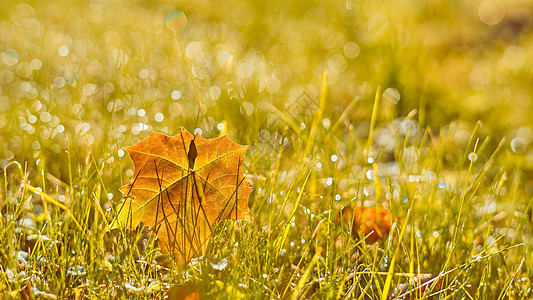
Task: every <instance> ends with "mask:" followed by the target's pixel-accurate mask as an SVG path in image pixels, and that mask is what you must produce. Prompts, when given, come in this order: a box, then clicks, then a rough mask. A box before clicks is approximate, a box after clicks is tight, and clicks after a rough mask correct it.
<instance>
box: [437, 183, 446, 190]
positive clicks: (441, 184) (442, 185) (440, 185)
mask: <svg viewBox="0 0 533 300" xmlns="http://www.w3.org/2000/svg"><path fill="white" fill-rule="evenodd" d="M437 186H438V187H439V188H441V189H443V188H445V187H446V183H444V182H439V183H438V184H437Z"/></svg>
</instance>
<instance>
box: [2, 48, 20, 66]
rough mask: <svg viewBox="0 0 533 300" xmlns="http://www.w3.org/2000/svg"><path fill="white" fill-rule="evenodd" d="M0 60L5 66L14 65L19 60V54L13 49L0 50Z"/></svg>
mask: <svg viewBox="0 0 533 300" xmlns="http://www.w3.org/2000/svg"><path fill="white" fill-rule="evenodd" d="M1 57H2V62H3V63H4V64H5V65H7V66H14V65H16V64H17V63H18V62H19V54H18V53H17V51H15V50H13V49H6V50H4V51H3V52H2V55H1Z"/></svg>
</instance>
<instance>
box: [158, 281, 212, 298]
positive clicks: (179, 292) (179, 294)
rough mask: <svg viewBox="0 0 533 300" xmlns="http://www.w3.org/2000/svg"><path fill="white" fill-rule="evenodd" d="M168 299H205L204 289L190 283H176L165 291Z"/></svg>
mask: <svg viewBox="0 0 533 300" xmlns="http://www.w3.org/2000/svg"><path fill="white" fill-rule="evenodd" d="M167 299H169V300H201V299H205V293H204V291H202V290H200V289H199V288H198V287H197V286H196V285H192V284H176V285H174V286H173V287H171V288H170V290H168V292H167Z"/></svg>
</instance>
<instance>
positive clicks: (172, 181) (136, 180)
mask: <svg viewBox="0 0 533 300" xmlns="http://www.w3.org/2000/svg"><path fill="white" fill-rule="evenodd" d="M248 148H249V147H248V146H242V145H238V144H236V143H235V142H233V141H231V140H230V139H229V138H228V137H227V136H223V137H218V138H214V139H203V138H202V137H201V136H200V135H199V134H197V135H196V136H194V137H193V136H192V135H191V134H190V133H189V132H188V131H187V130H185V129H182V130H181V132H180V133H179V134H178V135H176V136H173V137H169V136H166V135H164V134H160V133H156V132H151V133H150V136H149V137H147V138H146V139H144V140H142V141H140V142H139V143H137V144H135V145H133V146H129V147H126V148H125V149H126V150H127V151H128V153H129V155H130V157H131V159H132V160H133V163H134V166H135V171H134V173H133V177H132V182H131V183H129V184H127V185H125V186H123V187H121V188H120V191H121V192H122V194H123V195H125V198H124V200H123V202H122V203H121V204H120V205H119V207H118V209H117V212H118V215H117V217H116V219H115V220H114V221H113V223H112V224H111V229H113V228H118V227H126V228H129V229H134V228H135V227H136V226H137V224H139V222H141V221H142V222H143V223H144V224H146V225H148V226H150V228H152V230H154V231H155V232H156V234H157V237H158V243H159V246H160V248H161V249H162V250H163V251H165V252H170V253H173V254H174V257H175V258H176V259H177V260H178V261H179V262H182V263H186V262H188V261H189V260H190V259H191V258H193V257H196V256H201V255H204V254H205V250H206V249H207V244H208V241H209V237H210V235H211V232H212V226H213V225H214V224H215V223H216V222H218V221H220V220H225V219H230V220H252V216H251V214H250V209H249V207H248V197H249V195H250V193H251V191H252V185H251V184H250V182H248V181H247V180H246V178H245V177H244V174H243V172H242V168H241V163H242V160H243V159H244V155H245V152H246V150H247V149H248Z"/></svg>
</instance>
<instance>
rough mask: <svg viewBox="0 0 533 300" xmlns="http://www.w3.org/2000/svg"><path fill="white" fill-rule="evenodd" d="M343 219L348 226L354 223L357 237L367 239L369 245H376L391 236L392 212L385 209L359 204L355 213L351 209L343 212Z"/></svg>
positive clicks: (353, 230)
mask: <svg viewBox="0 0 533 300" xmlns="http://www.w3.org/2000/svg"><path fill="white" fill-rule="evenodd" d="M342 218H343V219H344V222H346V223H347V224H350V222H351V223H352V234H353V235H354V236H355V237H361V238H363V237H366V239H365V241H366V242H367V243H375V242H377V241H378V240H379V239H380V238H382V237H386V236H388V235H389V231H390V228H391V225H392V217H391V213H390V210H388V209H385V208H383V207H362V205H361V203H357V205H356V207H355V211H354V210H353V209H351V208H345V209H343V210H342Z"/></svg>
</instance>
